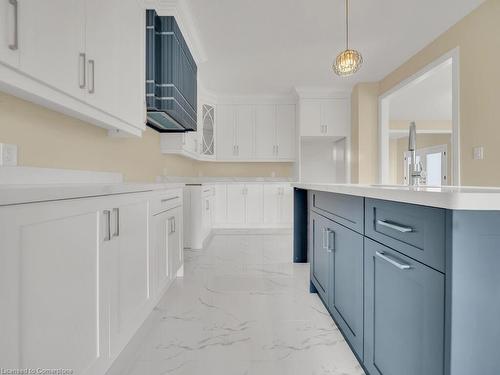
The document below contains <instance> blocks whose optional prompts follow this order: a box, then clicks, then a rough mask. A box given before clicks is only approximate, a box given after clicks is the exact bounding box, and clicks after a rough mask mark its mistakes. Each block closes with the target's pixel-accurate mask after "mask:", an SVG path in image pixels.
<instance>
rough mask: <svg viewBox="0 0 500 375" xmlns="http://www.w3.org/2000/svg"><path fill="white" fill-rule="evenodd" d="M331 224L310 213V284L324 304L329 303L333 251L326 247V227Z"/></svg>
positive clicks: (321, 217) (327, 304)
mask: <svg viewBox="0 0 500 375" xmlns="http://www.w3.org/2000/svg"><path fill="white" fill-rule="evenodd" d="M330 223H331V222H330V221H329V220H328V219H326V218H324V217H323V216H321V215H318V214H317V213H315V212H312V211H311V218H310V225H311V240H312V243H311V246H312V259H311V282H312V283H313V284H314V286H315V287H316V289H317V291H318V294H319V295H320V297H321V299H322V300H323V302H324V304H325V305H326V306H327V307H329V305H330V301H331V289H332V287H331V283H332V278H331V275H332V268H333V251H332V250H331V249H330V248H329V247H328V227H329V224H330Z"/></svg>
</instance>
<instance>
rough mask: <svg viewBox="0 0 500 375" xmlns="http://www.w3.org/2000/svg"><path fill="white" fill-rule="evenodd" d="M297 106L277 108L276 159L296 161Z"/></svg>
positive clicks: (279, 106) (280, 106)
mask: <svg viewBox="0 0 500 375" xmlns="http://www.w3.org/2000/svg"><path fill="white" fill-rule="evenodd" d="M295 135H296V134H295V105H289V104H284V105H278V106H277V107H276V158H277V159H279V160H294V159H295Z"/></svg>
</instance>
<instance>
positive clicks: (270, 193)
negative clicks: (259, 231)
mask: <svg viewBox="0 0 500 375" xmlns="http://www.w3.org/2000/svg"><path fill="white" fill-rule="evenodd" d="M279 192H280V185H276V184H266V185H264V224H265V225H271V226H274V225H276V224H278V222H279V209H280V206H279V198H280V195H279Z"/></svg>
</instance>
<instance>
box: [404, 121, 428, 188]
mask: <svg viewBox="0 0 500 375" xmlns="http://www.w3.org/2000/svg"><path fill="white" fill-rule="evenodd" d="M408 151H410V152H411V161H410V170H409V173H408V184H409V185H410V186H418V185H420V183H421V182H424V181H425V175H426V173H425V171H424V170H423V166H422V163H421V162H418V163H417V125H416V124H415V122H414V121H412V122H411V123H410V133H409V135H408Z"/></svg>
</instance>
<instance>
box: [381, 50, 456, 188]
mask: <svg viewBox="0 0 500 375" xmlns="http://www.w3.org/2000/svg"><path fill="white" fill-rule="evenodd" d="M448 61H449V62H450V63H451V64H452V97H453V104H452V106H453V108H452V141H451V148H452V169H453V181H452V184H453V185H456V186H459V185H460V50H459V47H456V48H454V49H453V50H451V51H449V52H447V53H445V54H444V55H442V56H441V57H439V58H438V59H436V60H434V61H433V62H431V63H430V64H428V65H427V66H425V67H424V68H422V69H420V70H419V71H418V72H416V73H414V74H413V75H411V76H410V77H408V78H406V79H405V80H403V81H401V82H400V83H398V84H397V85H395V86H394V87H392V88H391V89H389V90H388V91H386V92H384V93H383V94H382V95H380V96H379V99H378V107H379V119H378V124H379V183H381V184H388V183H389V182H390V181H389V143H388V141H389V100H390V98H391V96H392V95H393V94H394V93H396V92H397V91H399V90H400V89H402V88H403V87H411V86H412V85H415V84H417V83H419V82H421V81H422V80H424V79H426V78H427V77H428V76H429V75H430V74H432V71H433V70H434V69H435V68H437V67H438V66H440V65H442V64H446V63H447V62H448Z"/></svg>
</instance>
